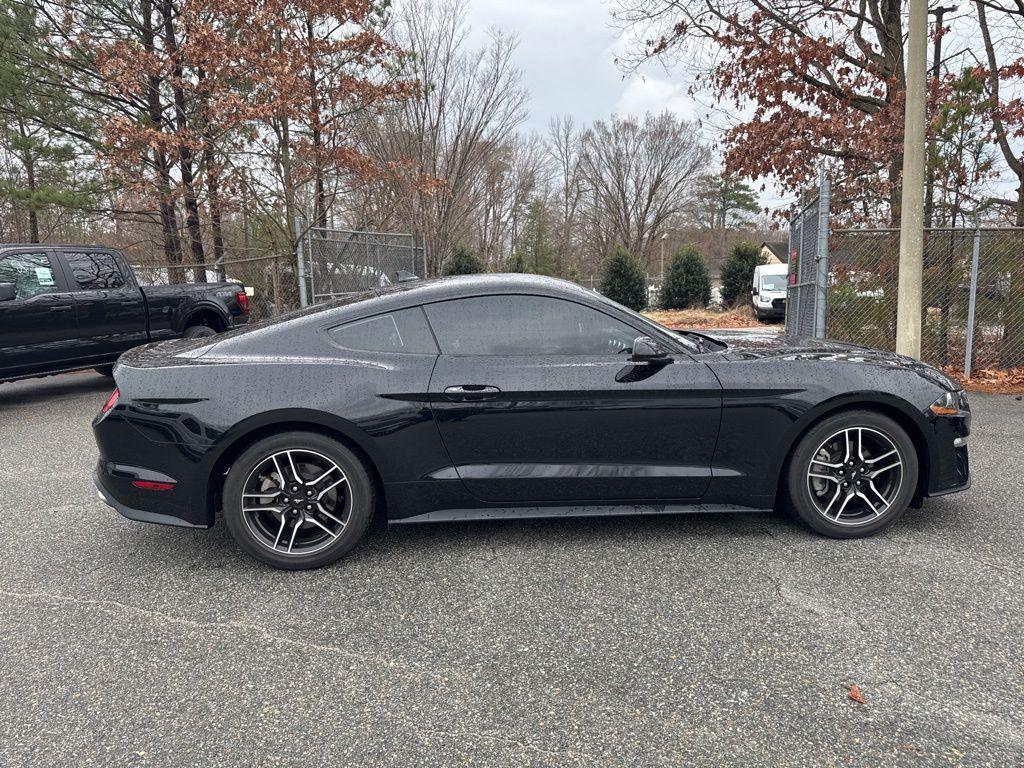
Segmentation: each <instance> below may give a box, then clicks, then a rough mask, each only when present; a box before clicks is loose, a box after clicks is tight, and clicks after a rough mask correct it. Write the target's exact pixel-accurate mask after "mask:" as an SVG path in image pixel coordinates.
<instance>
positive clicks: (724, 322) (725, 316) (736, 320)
mask: <svg viewBox="0 0 1024 768" xmlns="http://www.w3.org/2000/svg"><path fill="white" fill-rule="evenodd" d="M644 314H646V315H647V316H648V317H649V318H651V319H652V320H654V321H655V322H656V323H661V324H662V325H664V326H665V327H667V328H757V327H759V326H761V325H764V323H762V322H760V321H759V320H758V319H757V318H756V317H754V313H753V312H752V311H751V310H750V307H748V306H742V307H736V308H735V309H728V310H725V311H715V310H712V309H658V310H651V311H649V312H645V313H644Z"/></svg>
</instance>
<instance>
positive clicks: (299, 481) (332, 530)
mask: <svg viewBox="0 0 1024 768" xmlns="http://www.w3.org/2000/svg"><path fill="white" fill-rule="evenodd" d="M352 501H353V500H352V494H351V490H350V486H349V482H348V478H347V477H346V476H345V473H344V472H343V471H342V469H341V467H339V466H338V464H337V463H336V462H334V461H333V460H331V459H330V458H328V457H327V456H325V455H323V454H322V453H318V452H316V451H311V450H307V449H302V448H294V449H289V450H283V451H277V452H275V453H272V454H270V455H269V456H266V457H265V458H264V459H262V460H260V461H258V462H257V464H256V465H255V466H254V467H253V469H252V471H251V472H250V473H249V475H248V477H247V478H246V480H245V483H244V484H243V485H242V518H243V520H244V521H245V524H246V525H247V526H248V528H249V530H250V531H251V532H252V533H253V534H254V535H255V538H256V540H257V541H259V542H260V543H261V544H262V545H263V546H265V547H267V548H268V549H271V550H273V551H274V552H276V553H278V554H283V555H296V556H297V555H309V554H312V553H314V552H318V551H320V550H321V549H324V548H325V547H328V546H330V544H331V542H333V541H334V540H335V539H337V538H338V536H340V535H341V532H342V531H343V530H345V526H346V525H348V521H349V518H350V516H351V512H352Z"/></svg>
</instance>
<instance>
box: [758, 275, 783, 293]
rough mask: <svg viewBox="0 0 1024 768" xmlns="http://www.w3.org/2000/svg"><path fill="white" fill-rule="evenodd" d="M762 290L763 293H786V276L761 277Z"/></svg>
mask: <svg viewBox="0 0 1024 768" xmlns="http://www.w3.org/2000/svg"><path fill="white" fill-rule="evenodd" d="M761 290H762V291H784V290H786V276H785V275H762V276H761Z"/></svg>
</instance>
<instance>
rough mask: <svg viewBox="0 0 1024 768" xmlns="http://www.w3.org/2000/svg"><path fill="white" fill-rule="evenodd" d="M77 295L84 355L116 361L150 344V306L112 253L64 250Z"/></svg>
mask: <svg viewBox="0 0 1024 768" xmlns="http://www.w3.org/2000/svg"><path fill="white" fill-rule="evenodd" d="M59 255H60V258H62V259H63V261H64V264H65V272H66V273H67V275H68V278H69V280H71V281H72V283H73V284H74V287H75V288H77V290H76V291H75V316H76V319H77V321H78V336H79V340H80V344H81V348H82V352H83V355H84V356H85V357H87V358H88V359H90V360H92V359H96V360H104V361H113V360H114V359H115V358H116V357H117V356H118V355H120V354H121V353H122V352H126V351H127V350H129V349H131V348H132V347H137V346H139V345H140V344H145V343H146V342H147V341H149V334H148V332H147V317H146V302H145V299H144V298H143V296H142V291H141V290H140V289H139V287H138V285H136V283H135V278H134V276H133V275H132V273H131V271H130V270H129V269H128V268H127V267H126V266H125V265H123V264H122V262H121V260H120V259H119V258H118V257H117V256H115V255H114V254H113V253H111V252H110V251H103V250H93V249H86V248H83V249H82V250H75V251H72V250H62V251H60V252H59Z"/></svg>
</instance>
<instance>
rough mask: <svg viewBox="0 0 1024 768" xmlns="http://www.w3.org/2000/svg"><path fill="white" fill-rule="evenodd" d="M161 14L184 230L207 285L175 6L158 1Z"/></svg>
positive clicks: (197, 276)
mask: <svg viewBox="0 0 1024 768" xmlns="http://www.w3.org/2000/svg"><path fill="white" fill-rule="evenodd" d="M160 8H161V14H162V15H163V22H164V24H163V26H164V47H165V48H166V52H167V55H168V56H170V57H171V58H172V60H173V61H174V69H173V75H174V79H173V81H172V84H171V91H172V93H173V94H174V117H175V129H176V131H177V133H178V170H179V171H180V173H181V189H182V197H183V199H184V202H185V229H186V231H187V232H188V239H189V247H190V250H191V251H192V262H193V263H194V264H196V265H197V268H196V269H194V270H193V275H194V277H195V281H196V282H198V283H205V282H206V269H205V268H203V265H204V264H205V263H206V256H205V254H204V253H203V231H202V227H201V225H200V221H199V200H198V198H197V197H196V187H195V172H194V167H193V162H194V160H193V156H192V148H191V147H190V146H189V145H188V117H187V112H186V108H185V91H184V89H183V88H182V87H181V82H182V78H183V75H184V70H183V67H182V64H181V57H180V55H179V53H180V52H179V50H178V41H177V37H176V35H175V32H174V5H173V3H172V1H171V0H161V6H160Z"/></svg>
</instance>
